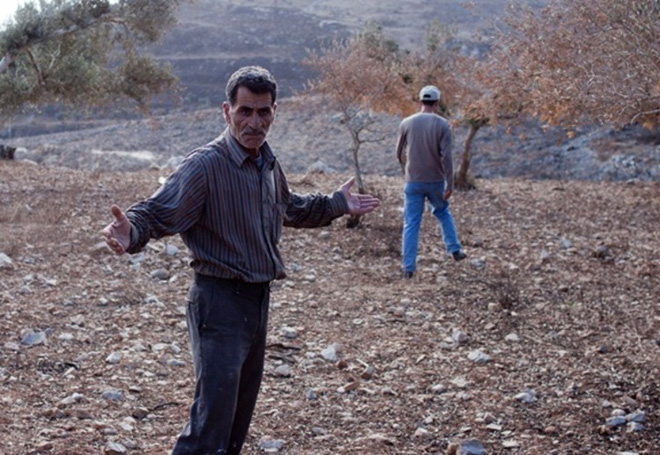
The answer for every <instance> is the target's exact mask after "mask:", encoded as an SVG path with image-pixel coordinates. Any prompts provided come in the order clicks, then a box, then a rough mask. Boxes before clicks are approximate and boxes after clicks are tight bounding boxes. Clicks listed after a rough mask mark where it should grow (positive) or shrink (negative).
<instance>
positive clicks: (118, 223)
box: [103, 205, 131, 254]
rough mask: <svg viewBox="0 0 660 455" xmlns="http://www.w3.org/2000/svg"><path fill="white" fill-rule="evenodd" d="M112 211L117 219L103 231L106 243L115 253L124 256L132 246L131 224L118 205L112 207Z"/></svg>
mask: <svg viewBox="0 0 660 455" xmlns="http://www.w3.org/2000/svg"><path fill="white" fill-rule="evenodd" d="M110 211H111V212H112V216H114V217H115V221H113V222H112V223H110V224H108V225H107V226H106V227H105V229H103V235H104V236H105V243H107V244H108V246H109V247H110V248H111V249H112V251H114V252H115V253H117V254H123V253H125V252H126V248H128V247H129V245H130V244H131V222H130V221H128V218H126V215H124V212H122V211H121V209H120V208H119V207H117V206H116V205H113V206H112V207H110Z"/></svg>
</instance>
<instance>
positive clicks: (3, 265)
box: [0, 253, 14, 269]
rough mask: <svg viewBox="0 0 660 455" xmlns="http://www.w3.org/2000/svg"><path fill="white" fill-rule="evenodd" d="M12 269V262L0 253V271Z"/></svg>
mask: <svg viewBox="0 0 660 455" xmlns="http://www.w3.org/2000/svg"><path fill="white" fill-rule="evenodd" d="M13 267H14V261H12V260H11V258H10V257H9V256H7V255H6V254H5V253H0V269H11V268H13Z"/></svg>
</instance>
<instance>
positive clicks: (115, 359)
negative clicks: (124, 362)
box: [105, 351, 123, 365]
mask: <svg viewBox="0 0 660 455" xmlns="http://www.w3.org/2000/svg"><path fill="white" fill-rule="evenodd" d="M122 357H123V354H122V353H121V352H118V351H115V352H113V353H112V354H110V355H109V356H108V357H106V359H105V361H106V362H107V363H110V364H113V365H116V364H118V363H119V362H121V359H122Z"/></svg>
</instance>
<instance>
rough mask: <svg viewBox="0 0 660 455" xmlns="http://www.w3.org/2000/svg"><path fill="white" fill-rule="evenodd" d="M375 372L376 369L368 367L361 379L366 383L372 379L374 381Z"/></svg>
mask: <svg viewBox="0 0 660 455" xmlns="http://www.w3.org/2000/svg"><path fill="white" fill-rule="evenodd" d="M375 372H376V370H375V369H374V367H372V366H368V367H366V368H365V369H364V371H363V372H362V374H361V375H360V377H361V378H362V379H364V380H365V381H369V380H370V379H372V378H373V377H374V373H375Z"/></svg>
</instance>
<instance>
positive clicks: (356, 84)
mask: <svg viewBox="0 0 660 455" xmlns="http://www.w3.org/2000/svg"><path fill="white" fill-rule="evenodd" d="M397 52H398V46H397V45H396V43H395V42H394V41H392V40H389V39H387V38H386V37H385V36H384V34H383V33H382V29H381V28H380V27H378V26H374V25H369V26H368V27H367V28H366V29H365V31H364V32H363V33H360V34H357V35H355V36H354V37H352V38H350V39H348V40H345V41H341V40H338V41H335V42H333V43H332V44H331V45H330V46H329V47H327V48H326V49H323V50H321V51H320V52H318V53H315V52H312V53H310V55H309V57H308V58H307V59H306V60H305V64H306V65H308V66H310V67H311V68H314V69H316V70H317V71H318V72H319V76H318V77H317V78H316V79H315V80H312V81H309V82H308V84H307V90H306V92H307V93H308V94H312V93H313V94H320V95H322V96H324V97H325V98H326V99H327V100H329V102H330V105H331V106H332V107H333V108H335V109H336V110H338V111H339V113H340V114H341V124H342V125H343V126H344V127H345V128H346V131H347V132H348V134H349V135H350V137H351V143H352V146H351V150H350V151H351V154H352V158H353V165H354V170H355V178H356V181H357V184H358V191H359V192H360V193H364V192H365V188H364V182H363V180H362V169H361V167H360V149H361V148H362V145H363V144H365V143H368V142H380V141H383V140H384V139H386V136H385V135H383V134H381V133H380V132H378V131H377V130H376V129H374V126H375V125H376V118H375V113H377V112H387V113H399V112H400V111H401V105H402V103H401V102H400V101H401V99H405V98H406V97H407V90H406V88H405V84H403V83H402V79H401V74H400V63H399V61H398V60H397V58H396V56H397ZM358 224H359V217H349V220H348V226H349V227H355V226H357V225H358Z"/></svg>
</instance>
